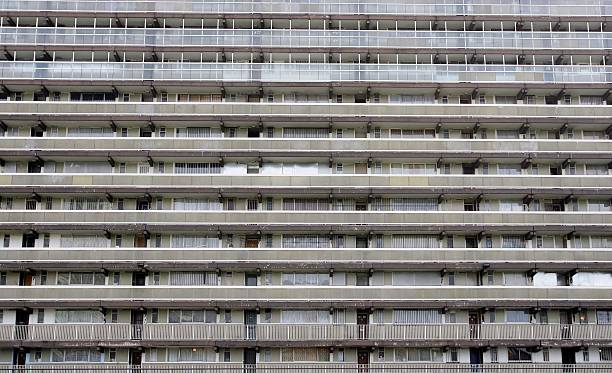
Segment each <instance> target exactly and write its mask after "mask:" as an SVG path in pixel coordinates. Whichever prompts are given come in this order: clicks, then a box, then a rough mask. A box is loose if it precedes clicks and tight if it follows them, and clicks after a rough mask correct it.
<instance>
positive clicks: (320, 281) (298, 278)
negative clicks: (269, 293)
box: [281, 273, 330, 286]
mask: <svg viewBox="0 0 612 373" xmlns="http://www.w3.org/2000/svg"><path fill="white" fill-rule="evenodd" d="M281 278H282V284H283V285H284V286H293V285H296V286H300V285H302V286H303V285H314V286H329V285H330V281H329V273H283V274H282V275H281Z"/></svg>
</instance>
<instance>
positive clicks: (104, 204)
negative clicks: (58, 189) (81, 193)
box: [63, 197, 113, 210]
mask: <svg viewBox="0 0 612 373" xmlns="http://www.w3.org/2000/svg"><path fill="white" fill-rule="evenodd" d="M63 206H64V210H110V209H111V208H112V207H113V204H112V203H110V202H108V200H106V199H104V198H96V197H75V198H70V199H65V200H64V203H63Z"/></svg>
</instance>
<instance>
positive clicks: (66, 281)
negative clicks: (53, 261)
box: [57, 272, 106, 285]
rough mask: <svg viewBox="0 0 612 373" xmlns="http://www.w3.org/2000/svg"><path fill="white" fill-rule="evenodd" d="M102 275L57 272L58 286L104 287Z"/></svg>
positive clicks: (96, 273)
mask: <svg viewBox="0 0 612 373" xmlns="http://www.w3.org/2000/svg"><path fill="white" fill-rule="evenodd" d="M105 283H106V277H105V276H104V273H98V272H58V274H57V284H58V285H105Z"/></svg>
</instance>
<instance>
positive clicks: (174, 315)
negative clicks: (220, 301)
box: [168, 310, 217, 324]
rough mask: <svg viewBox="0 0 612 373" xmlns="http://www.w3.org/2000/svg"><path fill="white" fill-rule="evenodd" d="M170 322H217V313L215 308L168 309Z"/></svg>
mask: <svg viewBox="0 0 612 373" xmlns="http://www.w3.org/2000/svg"><path fill="white" fill-rule="evenodd" d="M168 322H169V323H172V324H175V323H207V324H213V323H216V322H217V313H216V312H215V311H214V310H168Z"/></svg>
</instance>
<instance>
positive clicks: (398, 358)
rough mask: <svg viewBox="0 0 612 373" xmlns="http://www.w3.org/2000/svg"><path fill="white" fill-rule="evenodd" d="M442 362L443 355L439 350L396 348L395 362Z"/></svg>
mask: <svg viewBox="0 0 612 373" xmlns="http://www.w3.org/2000/svg"><path fill="white" fill-rule="evenodd" d="M419 361H430V362H442V361H443V353H442V350H441V349H438V348H396V349H395V362H399V363H405V362H419Z"/></svg>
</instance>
